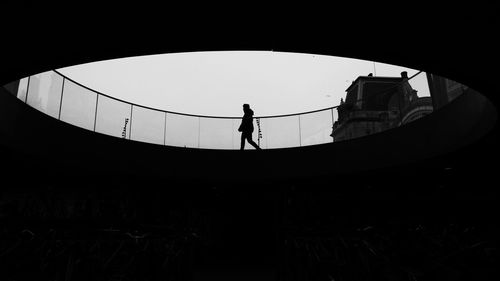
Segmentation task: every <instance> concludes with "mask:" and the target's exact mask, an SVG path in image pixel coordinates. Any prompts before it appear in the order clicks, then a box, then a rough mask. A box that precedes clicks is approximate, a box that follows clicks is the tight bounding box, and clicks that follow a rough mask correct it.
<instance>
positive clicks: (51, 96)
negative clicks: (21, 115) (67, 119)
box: [27, 71, 63, 118]
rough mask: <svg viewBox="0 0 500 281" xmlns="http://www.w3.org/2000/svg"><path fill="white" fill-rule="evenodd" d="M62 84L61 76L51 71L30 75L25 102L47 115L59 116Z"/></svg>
mask: <svg viewBox="0 0 500 281" xmlns="http://www.w3.org/2000/svg"><path fill="white" fill-rule="evenodd" d="M62 84H63V78H62V76H60V75H59V74H57V73H55V72H53V71H48V72H44V73H40V74H37V75H33V76H31V77H30V83H29V89H28V100H27V103H28V104H29V105H30V106H32V107H34V108H36V109H38V110H40V111H41V112H43V113H45V114H47V115H50V116H52V117H54V118H59V105H60V102H61V90H62Z"/></svg>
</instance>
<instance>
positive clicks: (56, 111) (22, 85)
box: [16, 70, 421, 150]
mask: <svg viewBox="0 0 500 281" xmlns="http://www.w3.org/2000/svg"><path fill="white" fill-rule="evenodd" d="M420 73H421V72H419V73H417V74H416V75H418V74H420ZM416 75H414V76H416ZM414 76H413V77H414ZM413 77H411V78H413ZM411 78H410V79H411ZM16 95H17V97H18V98H19V99H20V100H22V101H24V102H25V103H26V104H28V105H30V106H31V107H34V108H36V109H38V110H40V111H42V112H44V113H45V114H47V115H49V116H52V117H54V118H56V119H59V120H61V121H64V122H67V123H70V124H72V125H75V126H78V127H81V128H85V129H88V130H91V131H94V132H97V133H102V134H106V135H110V136H114V137H118V138H125V139H128V140H134V141H141V142H146V143H152V144H157V145H164V146H177V147H189V148H201V149H229V150H232V149H239V148H240V141H241V140H240V132H238V130H237V129H238V127H239V124H240V123H241V117H220V116H204V115H194V114H186V113H179V112H172V111H166V110H161V109H157V108H152V107H147V106H143V105H139V104H135V103H131V102H127V101H124V100H121V99H118V98H115V97H112V96H109V95H106V94H104V93H101V92H98V91H96V90H93V89H91V88H89V87H86V86H84V85H82V84H80V83H78V82H76V81H74V80H72V79H71V78H68V77H66V76H64V75H63V74H61V73H59V72H58V71H56V70H52V71H47V72H44V73H40V74H36V75H32V76H29V77H27V78H23V79H21V80H20V81H19V86H18V91H17V93H16ZM356 102H357V101H356ZM339 106H341V105H337V106H332V107H329V108H324V109H320V110H315V111H309V112H302V113H296V114H287V115H276V116H257V117H254V119H256V120H254V121H255V122H254V125H255V124H256V125H255V126H254V127H255V130H254V132H253V136H252V137H253V140H254V141H255V142H259V145H260V147H261V148H263V149H274V148H287V147H301V146H309V145H316V144H324V143H331V142H333V141H334V139H333V138H332V136H331V133H332V128H333V126H334V123H335V120H337V119H338V116H337V114H338V112H337V110H336V109H337V108H338V107H339ZM259 131H260V133H259ZM259 137H261V138H260V139H259ZM248 146H249V145H246V147H248Z"/></svg>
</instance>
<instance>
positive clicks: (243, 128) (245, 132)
mask: <svg viewBox="0 0 500 281" xmlns="http://www.w3.org/2000/svg"><path fill="white" fill-rule="evenodd" d="M243 112H244V115H243V118H242V119H241V125H240V127H239V128H238V132H241V148H240V150H243V149H245V140H247V141H248V143H249V144H251V145H252V146H253V147H255V149H258V150H260V149H261V148H260V147H259V146H258V145H257V144H256V143H255V142H254V141H253V140H252V133H253V110H251V109H250V105H248V104H246V103H245V104H244V105H243Z"/></svg>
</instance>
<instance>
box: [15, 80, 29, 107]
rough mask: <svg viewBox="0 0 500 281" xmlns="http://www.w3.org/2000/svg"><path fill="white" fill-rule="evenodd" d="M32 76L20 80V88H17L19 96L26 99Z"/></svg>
mask: <svg viewBox="0 0 500 281" xmlns="http://www.w3.org/2000/svg"><path fill="white" fill-rule="evenodd" d="M29 80H30V78H29V77H26V78H23V79H21V80H20V81H19V89H18V90H17V98H18V99H20V100H22V101H23V102H25V101H26V93H27V92H28V82H29Z"/></svg>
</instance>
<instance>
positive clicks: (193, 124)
mask: <svg viewBox="0 0 500 281" xmlns="http://www.w3.org/2000/svg"><path fill="white" fill-rule="evenodd" d="M199 122H200V121H199V118H198V117H194V116H186V115H180V114H173V113H167V123H166V125H167V126H166V127H167V131H166V134H165V144H166V145H171V146H180V147H191V148H193V147H195V148H198V145H199V125H200V123H199Z"/></svg>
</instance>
